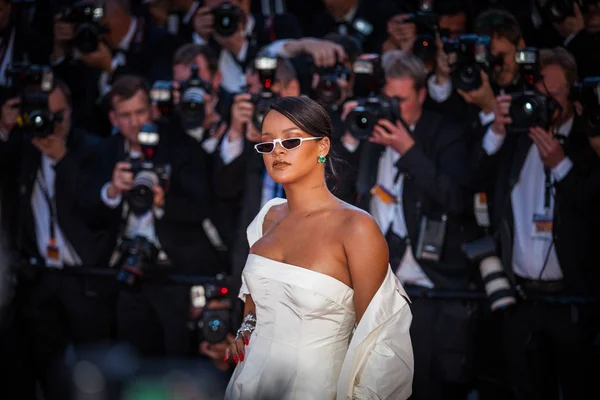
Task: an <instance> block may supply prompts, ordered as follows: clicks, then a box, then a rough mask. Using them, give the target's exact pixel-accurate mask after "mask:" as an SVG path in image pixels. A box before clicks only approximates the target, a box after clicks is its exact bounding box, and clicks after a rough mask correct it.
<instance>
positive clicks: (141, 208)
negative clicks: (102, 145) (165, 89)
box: [126, 124, 171, 216]
mask: <svg viewBox="0 0 600 400" xmlns="http://www.w3.org/2000/svg"><path fill="white" fill-rule="evenodd" d="M159 140H160V135H159V132H158V127H157V126H156V125H154V124H144V125H143V126H142V128H141V130H140V132H139V133H138V143H139V144H140V146H141V147H142V156H141V157H140V158H134V159H130V160H129V163H130V164H131V172H132V173H133V176H134V177H133V186H132V188H131V189H130V190H129V192H127V196H126V197H127V203H128V204H129V208H130V209H131V212H132V213H134V214H135V215H138V216H139V215H143V214H145V213H147V212H149V211H150V210H151V209H152V206H153V205H154V190H153V187H154V186H161V187H162V188H163V189H164V190H165V191H167V189H168V187H167V186H168V182H169V178H170V176H171V166H170V165H163V164H156V163H155V162H154V155H155V153H156V147H157V145H158V142H159Z"/></svg>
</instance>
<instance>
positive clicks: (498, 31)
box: [427, 9, 525, 141]
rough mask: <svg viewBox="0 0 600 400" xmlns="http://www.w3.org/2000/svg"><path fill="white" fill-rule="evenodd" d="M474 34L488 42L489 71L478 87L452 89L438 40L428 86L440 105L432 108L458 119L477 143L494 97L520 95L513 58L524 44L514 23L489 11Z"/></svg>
mask: <svg viewBox="0 0 600 400" xmlns="http://www.w3.org/2000/svg"><path fill="white" fill-rule="evenodd" d="M475 33H476V34H477V35H486V36H488V37H489V38H490V39H491V42H490V45H489V51H490V53H491V54H490V55H491V60H490V68H491V69H490V70H489V71H488V72H485V71H481V73H480V75H481V85H480V87H478V88H477V89H474V90H471V91H463V90H460V89H456V88H454V87H453V83H452V80H451V72H452V71H451V69H450V67H449V64H448V55H447V54H446V53H445V52H444V47H443V44H442V42H441V40H438V41H437V67H436V71H435V74H434V75H432V76H431V77H430V78H429V80H428V82H427V85H428V91H429V95H430V97H431V98H432V99H433V100H434V101H435V102H437V103H441V107H440V106H436V105H435V104H432V106H433V108H434V109H438V110H439V111H441V112H444V113H445V114H447V115H455V116H460V121H461V123H463V124H464V126H465V129H467V131H468V132H469V133H470V135H469V136H471V138H472V139H473V140H474V141H477V140H479V139H480V138H481V136H483V133H484V132H485V130H484V129H483V127H485V126H487V125H488V124H489V123H491V122H492V121H493V119H494V113H493V110H494V105H495V103H496V98H495V96H496V95H495V93H511V92H514V91H519V90H521V88H522V86H523V84H522V81H521V78H520V75H519V66H518V64H517V62H516V60H515V54H516V51H517V48H521V47H524V46H525V42H524V41H523V39H522V36H521V30H520V28H519V24H518V23H517V21H516V19H515V18H514V17H513V16H512V15H511V14H509V13H508V12H506V11H502V10H496V9H491V10H488V11H485V12H483V13H482V14H480V15H479V16H478V17H477V20H476V21H475ZM465 116H466V117H465Z"/></svg>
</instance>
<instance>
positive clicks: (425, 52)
mask: <svg viewBox="0 0 600 400" xmlns="http://www.w3.org/2000/svg"><path fill="white" fill-rule="evenodd" d="M412 53H413V54H414V55H415V56H416V57H418V58H419V59H420V60H421V61H423V64H425V66H427V67H429V66H431V68H432V69H433V66H434V65H435V62H436V60H435V59H436V44H435V37H434V36H433V35H431V34H429V33H424V34H419V35H417V37H416V38H415V42H414V44H413V49H412Z"/></svg>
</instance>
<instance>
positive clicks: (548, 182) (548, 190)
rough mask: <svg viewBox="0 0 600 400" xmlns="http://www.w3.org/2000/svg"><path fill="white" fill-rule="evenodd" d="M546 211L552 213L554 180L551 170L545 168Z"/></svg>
mask: <svg viewBox="0 0 600 400" xmlns="http://www.w3.org/2000/svg"><path fill="white" fill-rule="evenodd" d="M544 175H545V182H544V210H546V212H550V205H551V204H550V200H551V196H552V178H551V177H550V168H548V167H546V166H544Z"/></svg>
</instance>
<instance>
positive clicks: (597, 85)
mask: <svg viewBox="0 0 600 400" xmlns="http://www.w3.org/2000/svg"><path fill="white" fill-rule="evenodd" d="M571 98H572V100H574V101H579V102H580V103H581V105H582V106H583V118H584V119H585V121H586V122H587V124H588V127H589V128H590V129H589V131H588V132H589V135H590V136H598V135H600V77H598V76H593V77H588V78H585V79H584V80H583V82H581V83H576V84H575V85H573V87H572V88H571Z"/></svg>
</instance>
